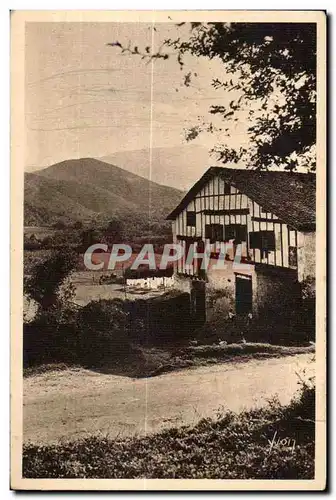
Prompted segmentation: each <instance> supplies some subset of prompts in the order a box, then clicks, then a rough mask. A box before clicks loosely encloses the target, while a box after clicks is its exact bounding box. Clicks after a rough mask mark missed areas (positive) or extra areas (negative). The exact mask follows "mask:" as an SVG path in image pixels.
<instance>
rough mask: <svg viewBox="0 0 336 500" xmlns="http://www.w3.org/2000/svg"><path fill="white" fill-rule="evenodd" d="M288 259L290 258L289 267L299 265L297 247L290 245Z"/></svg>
mask: <svg viewBox="0 0 336 500" xmlns="http://www.w3.org/2000/svg"><path fill="white" fill-rule="evenodd" d="M288 260H289V262H288V263H289V267H297V248H296V247H289V255H288Z"/></svg>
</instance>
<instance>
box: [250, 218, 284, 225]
mask: <svg viewBox="0 0 336 500" xmlns="http://www.w3.org/2000/svg"><path fill="white" fill-rule="evenodd" d="M251 219H252V220H253V221H255V222H273V223H274V222H278V223H279V224H280V223H281V222H282V221H281V220H280V219H268V218H267V217H251Z"/></svg>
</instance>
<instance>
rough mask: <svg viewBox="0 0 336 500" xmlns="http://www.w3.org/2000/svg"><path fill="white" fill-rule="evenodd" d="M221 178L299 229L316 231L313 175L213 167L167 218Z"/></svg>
mask: <svg viewBox="0 0 336 500" xmlns="http://www.w3.org/2000/svg"><path fill="white" fill-rule="evenodd" d="M217 175H219V176H221V177H222V178H223V179H225V180H227V181H228V182H230V183H232V184H233V185H234V186H235V187H236V188H237V189H238V190H239V191H241V192H242V193H244V194H246V195H247V196H248V197H249V198H251V199H252V200H254V201H255V202H256V203H258V204H259V205H261V206H262V207H263V209H266V210H267V212H272V213H274V214H275V215H277V216H278V217H279V219H280V220H281V221H282V222H284V223H286V224H289V225H290V226H292V227H293V228H295V229H297V230H301V231H304V230H307V231H309V230H315V213H316V206H315V204H316V201H315V199H316V182H315V175H314V174H299V173H291V172H277V171H260V170H245V169H244V170H243V169H234V168H221V167H210V168H209V169H208V170H207V171H206V172H205V174H204V175H203V176H202V177H201V178H200V179H199V180H198V181H197V182H196V184H194V186H193V187H192V188H191V189H190V191H188V193H187V194H186V195H185V197H184V198H183V199H182V201H181V202H180V203H179V205H178V206H177V207H176V208H175V209H174V210H173V211H172V212H171V213H170V214H169V215H168V217H167V219H170V220H173V219H175V218H176V216H177V215H178V214H179V213H180V212H181V211H182V210H183V209H184V208H185V207H186V206H187V205H188V203H189V202H190V201H191V200H192V199H193V198H194V197H195V196H196V194H197V193H198V192H199V191H200V190H201V189H202V187H203V186H204V185H205V184H206V183H207V182H208V181H209V179H211V178H212V177H214V176H217Z"/></svg>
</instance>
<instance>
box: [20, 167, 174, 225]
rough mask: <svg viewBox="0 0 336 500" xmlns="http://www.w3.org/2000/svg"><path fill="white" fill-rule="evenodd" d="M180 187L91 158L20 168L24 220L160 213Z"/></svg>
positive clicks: (43, 221) (160, 215)
mask: <svg viewBox="0 0 336 500" xmlns="http://www.w3.org/2000/svg"><path fill="white" fill-rule="evenodd" d="M182 196H183V193H182V192H181V191H179V190H177V189H173V188H171V187H168V186H163V185H159V184H157V183H155V182H152V181H149V180H148V179H144V178H143V177H141V176H139V175H135V174H133V173H131V172H128V171H126V170H124V169H122V168H119V167H117V166H116V165H112V164H110V163H106V162H103V161H101V160H97V159H94V158H81V159H72V160H66V161H62V162H60V163H56V164H54V165H51V166H50V167H47V168H45V169H43V170H38V171H35V172H30V173H26V174H25V198H24V208H25V210H24V218H25V225H26V226H32V225H33V226H38V225H49V224H53V223H55V222H57V221H59V220H62V221H64V222H71V221H81V222H86V221H90V220H100V219H102V220H103V219H104V220H105V219H108V218H111V217H114V216H117V217H122V218H125V216H128V217H131V216H132V215H134V216H139V215H141V217H142V218H144V217H147V218H151V217H154V218H156V219H160V218H162V219H163V218H164V217H165V216H166V215H167V214H168V213H169V212H170V211H171V210H172V209H173V208H174V206H175V205H176V204H177V203H178V202H179V201H180V199H181V197H182Z"/></svg>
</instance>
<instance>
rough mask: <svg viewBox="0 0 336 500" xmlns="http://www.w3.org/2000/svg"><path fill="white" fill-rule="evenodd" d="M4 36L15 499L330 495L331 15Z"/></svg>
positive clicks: (121, 18)
mask: <svg viewBox="0 0 336 500" xmlns="http://www.w3.org/2000/svg"><path fill="white" fill-rule="evenodd" d="M11 32H12V33H11V39H12V42H11V43H12V55H11V75H12V80H11V87H12V97H11V117H12V127H11V143H12V152H11V155H12V160H11V161H12V167H11V168H12V192H11V198H12V210H11V217H12V219H11V221H12V222H11V226H12V244H11V254H12V264H11V265H12V297H11V318H12V326H11V339H12V341H11V402H12V411H11V447H12V449H11V485H12V489H21V490H62V489H63V490H90V489H95V490H113V489H117V490H118V489H124V490H125V489H126V490H144V489H148V490H165V489H167V490H171V489H175V490H188V489H190V490H212V489H217V490H226V489H227V490H244V489H254V490H263V489H264V490H265V489H266V490H281V489H283V490H323V489H324V488H325V486H326V465H325V464H326V435H325V433H326V410H325V406H326V402H325V396H326V394H325V384H326V379H325V377H326V375H325V373H326V348H325V344H326V298H325V296H326V205H327V191H326V107H325V106H326V103H325V101H326V97H325V94H326V13H325V12H324V11H229V10H228V11H217V12H216V11H209V12H207V11H170V12H168V11H147V12H146V11H142V12H141V11H138V12H137V11H127V12H126V11H125V12H121V11H108V12H103V11H83V12H80V11H50V12H48V11H35V12H33V11H31V12H28V11H15V12H13V13H12V17H11ZM119 480H123V481H119Z"/></svg>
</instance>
